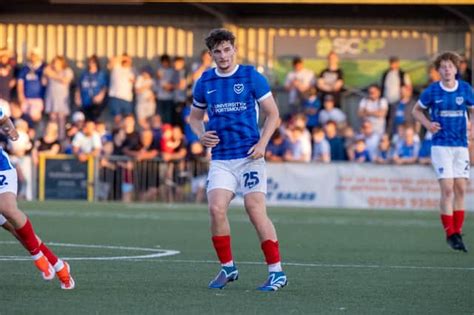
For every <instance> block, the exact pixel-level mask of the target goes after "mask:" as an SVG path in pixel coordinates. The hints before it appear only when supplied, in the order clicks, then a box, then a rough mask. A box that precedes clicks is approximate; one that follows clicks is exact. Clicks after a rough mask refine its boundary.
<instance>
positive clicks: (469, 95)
mask: <svg viewBox="0 0 474 315" xmlns="http://www.w3.org/2000/svg"><path fill="white" fill-rule="evenodd" d="M466 104H467V106H469V107H471V108H472V107H474V89H473V88H472V87H471V86H470V85H469V84H468V87H467V89H466Z"/></svg>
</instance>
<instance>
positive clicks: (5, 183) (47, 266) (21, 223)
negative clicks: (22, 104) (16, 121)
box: [0, 108, 75, 290]
mask: <svg viewBox="0 0 474 315" xmlns="http://www.w3.org/2000/svg"><path fill="white" fill-rule="evenodd" d="M0 130H1V131H2V132H3V133H5V134H6V135H7V136H8V137H9V138H10V139H11V140H13V141H15V140H17V139H18V133H17V132H16V130H15V127H14V126H13V123H12V121H11V120H10V118H8V117H7V116H5V114H4V112H3V110H2V109H1V108H0ZM17 185H18V180H17V174H16V170H15V168H14V167H13V166H12V164H11V163H10V159H9V158H8V155H7V154H6V153H5V151H3V149H2V148H1V147H0V223H1V225H2V226H4V225H7V226H6V227H5V228H6V229H7V230H10V231H11V233H12V234H13V235H14V236H15V237H16V238H18V240H19V241H20V242H21V243H22V244H23V246H24V247H25V248H26V249H27V250H28V252H29V253H30V254H31V257H32V258H33V260H34V263H35V265H36V267H37V268H38V269H39V270H40V271H41V273H42V276H43V279H45V280H52V279H53V278H54V275H55V273H56V275H57V276H58V279H59V281H60V282H61V288H62V289H65V290H70V289H74V286H75V284H74V279H73V278H72V277H71V274H70V271H69V265H68V263H66V262H64V261H62V260H61V259H59V258H58V257H56V255H55V254H54V253H53V252H52V251H51V250H50V249H49V248H48V247H47V246H46V245H45V244H44V243H43V242H41V240H40V239H39V238H38V237H37V235H36V234H35V231H34V230H33V226H32V225H31V222H30V220H29V219H28V217H27V216H26V215H25V214H24V213H23V212H22V211H21V210H19V209H18V208H17V202H16V193H17ZM6 220H8V222H9V223H8V222H6ZM12 228H13V229H14V230H13V229H12Z"/></svg>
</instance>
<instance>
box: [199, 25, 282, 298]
mask: <svg viewBox="0 0 474 315" xmlns="http://www.w3.org/2000/svg"><path fill="white" fill-rule="evenodd" d="M205 41H206V46H207V48H208V49H209V53H210V55H211V56H212V58H213V60H214V62H215V64H216V68H212V69H209V70H207V71H205V72H204V73H203V74H202V76H201V77H200V79H199V80H198V81H197V82H196V85H195V88H194V101H193V107H192V110H191V115H190V124H191V127H192V129H193V131H194V132H195V133H196V134H197V135H198V137H199V140H200V142H201V143H202V144H203V145H204V146H206V147H209V148H212V160H211V164H210V169H209V175H208V187H207V194H208V201H209V213H210V221H211V233H212V243H213V245H214V248H215V250H216V253H217V256H218V258H219V261H220V262H221V265H222V268H221V270H220V271H219V273H218V274H217V276H216V278H215V279H214V280H212V281H211V282H210V283H209V288H214V289H222V288H224V287H225V285H226V284H227V283H228V282H230V281H234V280H237V278H238V270H237V268H236V265H235V263H234V261H233V258H232V250H231V239H230V226H229V221H228V218H227V210H228V207H229V204H230V202H231V200H232V199H233V198H234V196H235V194H236V191H237V190H240V191H241V192H242V193H243V196H244V203H245V209H246V211H247V214H248V216H249V217H250V221H251V222H252V224H253V225H254V227H255V229H256V231H257V234H258V237H259V239H260V242H261V248H262V251H263V253H264V256H265V261H266V262H267V265H268V271H269V277H268V279H267V280H266V281H265V282H264V283H263V284H262V285H261V286H260V287H258V289H259V290H261V291H276V290H278V289H280V288H282V287H284V286H285V285H286V284H287V279H286V275H285V273H284V272H283V270H282V268H281V263H280V251H279V246H278V239H277V235H276V231H275V228H274V226H273V223H272V222H271V221H270V219H269V218H268V216H267V211H266V206H265V194H266V188H267V187H266V186H267V176H266V170H265V160H264V155H265V148H266V146H267V144H268V142H269V140H270V137H271V135H272V134H273V132H274V131H275V129H276V127H277V124H278V120H279V113H278V108H277V106H276V103H275V100H274V98H273V96H272V93H271V91H270V87H269V85H268V82H267V80H266V79H265V78H264V77H263V76H262V75H261V74H260V73H258V72H257V71H256V70H255V68H254V67H252V66H247V65H238V64H236V63H235V55H236V48H235V46H234V41H235V37H234V35H233V34H232V33H231V32H229V31H228V30H225V29H215V30H212V31H211V32H210V33H209V35H208V36H207V38H206V40H205ZM259 108H260V109H261V110H262V111H263V113H264V114H265V116H266V119H265V123H264V125H263V129H262V131H261V133H260V132H259V127H258V113H259ZM206 111H207V114H208V116H209V122H208V124H207V128H204V125H203V119H204V114H205V113H206Z"/></svg>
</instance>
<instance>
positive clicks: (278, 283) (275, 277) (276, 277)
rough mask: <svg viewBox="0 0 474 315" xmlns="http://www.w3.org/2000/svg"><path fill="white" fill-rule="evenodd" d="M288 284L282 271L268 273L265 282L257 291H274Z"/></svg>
mask: <svg viewBox="0 0 474 315" xmlns="http://www.w3.org/2000/svg"><path fill="white" fill-rule="evenodd" d="M287 284H288V280H287V279H286V275H285V273H284V272H283V271H278V272H270V275H269V276H268V279H267V281H265V283H264V284H262V285H261V286H260V287H258V288H257V290H259V291H276V290H278V289H281V288H283V287H284V286H285V285H287Z"/></svg>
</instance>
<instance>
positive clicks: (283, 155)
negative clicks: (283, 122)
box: [265, 129, 291, 162]
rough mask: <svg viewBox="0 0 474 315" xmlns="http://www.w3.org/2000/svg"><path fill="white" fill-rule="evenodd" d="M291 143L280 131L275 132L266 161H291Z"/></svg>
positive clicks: (268, 147)
mask: <svg viewBox="0 0 474 315" xmlns="http://www.w3.org/2000/svg"><path fill="white" fill-rule="evenodd" d="M290 155H291V153H290V143H289V141H288V140H287V139H286V138H285V136H283V135H282V134H281V132H280V130H279V129H277V130H275V132H274V133H273V135H272V137H271V139H270V142H269V143H268V146H267V150H266V152H265V160H267V161H269V162H283V161H287V160H289V159H290Z"/></svg>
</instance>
